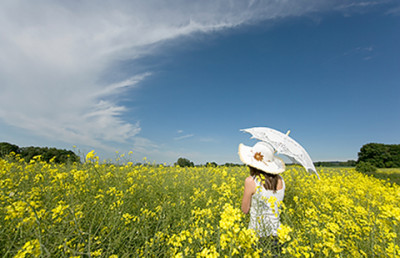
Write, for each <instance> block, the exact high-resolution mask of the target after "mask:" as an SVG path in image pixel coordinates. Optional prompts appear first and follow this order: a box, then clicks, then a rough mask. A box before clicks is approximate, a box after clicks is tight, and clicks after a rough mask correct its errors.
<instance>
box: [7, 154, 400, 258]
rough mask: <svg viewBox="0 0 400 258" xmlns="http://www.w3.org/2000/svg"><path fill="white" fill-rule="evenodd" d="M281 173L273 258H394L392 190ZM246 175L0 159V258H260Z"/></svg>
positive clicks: (341, 172)
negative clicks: (245, 195) (245, 207)
mask: <svg viewBox="0 0 400 258" xmlns="http://www.w3.org/2000/svg"><path fill="white" fill-rule="evenodd" d="M318 170H319V174H320V177H321V180H318V179H317V178H316V177H315V176H313V175H309V174H308V173H306V172H305V171H304V169H303V168H301V167H289V168H288V170H287V171H285V172H284V173H283V174H282V176H283V177H284V179H285V182H286V187H287V188H286V193H285V199H284V204H283V205H282V206H281V221H282V228H281V230H280V231H279V242H280V245H281V248H280V249H281V250H280V251H281V252H282V253H281V256H282V257H373V256H375V257H399V256H400V247H399V246H400V225H399V223H400V208H399V207H400V187H399V186H398V185H396V184H392V183H390V182H389V181H386V180H379V179H377V178H374V177H372V176H367V175H363V174H361V173H358V172H356V171H355V170H354V169H351V168H349V169H338V168H335V169H329V168H319V169H318ZM248 173H249V172H248V170H247V168H246V167H196V168H180V167H164V166H152V165H141V166H134V165H133V164H132V163H131V162H121V164H119V165H116V164H114V165H113V164H100V163H99V162H98V158H97V157H96V156H95V154H94V153H93V152H91V153H89V154H88V156H87V162H86V163H85V164H69V165H57V164H53V163H45V162H41V161H40V157H38V158H37V159H36V161H31V162H30V163H25V162H24V161H23V160H21V159H19V158H18V157H13V158H8V159H5V160H1V159H0V184H1V192H0V220H1V224H0V254H1V255H2V256H3V257H14V256H15V257H25V256H27V257H31V256H33V257H36V256H42V257H82V256H83V257H97V256H99V257H100V256H101V257H132V256H133V257H135V256H146V257H147V256H150V257H163V256H165V257H171V256H175V257H218V256H221V257H224V256H227V257H235V256H236V257H243V256H247V257H259V256H261V257H263V256H266V257H268V256H271V255H273V253H272V252H275V251H276V250H275V249H273V248H272V246H271V245H272V244H271V243H272V242H271V241H270V239H263V240H262V241H259V239H258V238H257V237H256V236H255V234H254V232H253V231H252V230H249V229H247V224H248V220H249V218H248V216H246V215H244V214H243V213H242V212H241V211H240V204H241V203H240V202H241V197H242V192H243V182H244V179H245V178H246V177H247V176H248Z"/></svg>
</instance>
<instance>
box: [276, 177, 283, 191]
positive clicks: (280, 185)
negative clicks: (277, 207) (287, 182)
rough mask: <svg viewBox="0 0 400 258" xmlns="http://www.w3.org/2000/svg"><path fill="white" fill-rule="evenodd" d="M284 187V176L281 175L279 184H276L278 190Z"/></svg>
mask: <svg viewBox="0 0 400 258" xmlns="http://www.w3.org/2000/svg"><path fill="white" fill-rule="evenodd" d="M282 188H283V178H282V176H280V175H279V177H278V185H277V186H276V189H277V190H281V189H282Z"/></svg>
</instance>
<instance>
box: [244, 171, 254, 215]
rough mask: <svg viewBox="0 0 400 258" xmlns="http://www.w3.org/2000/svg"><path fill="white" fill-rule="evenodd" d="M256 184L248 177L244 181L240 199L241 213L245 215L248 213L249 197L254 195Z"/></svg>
mask: <svg viewBox="0 0 400 258" xmlns="http://www.w3.org/2000/svg"><path fill="white" fill-rule="evenodd" d="M255 190H256V184H255V182H254V179H253V178H252V177H251V176H249V177H247V178H246V180H245V181H244V193H243V199H242V211H243V212H244V213H245V214H247V213H249V211H250V205H251V196H252V195H253V194H254V193H255Z"/></svg>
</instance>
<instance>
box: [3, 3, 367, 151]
mask: <svg viewBox="0 0 400 258" xmlns="http://www.w3.org/2000/svg"><path fill="white" fill-rule="evenodd" d="M339 2H341V1H330V0H324V1H321V0H291V1H275V0H268V1H257V0H252V1H243V0H233V1H232V0H222V1H214V0H204V1H201V2H198V1H184V0H175V1H168V0H167V1H157V0H149V1H124V0H120V1H113V2H112V3H111V2H109V1H95V2H94V1H79V2H74V1H50V0H40V1H35V2H29V1H18V0H16V1H2V2H1V3H0V49H1V52H0V87H1V94H0V126H1V123H6V124H8V125H12V126H16V127H18V128H23V129H26V130H27V131H29V132H30V133H31V134H32V135H40V136H43V137H46V138H49V139H57V140H61V141H64V142H66V143H71V144H77V143H79V144H85V145H89V146H93V147H97V148H105V149H106V148H108V147H109V146H110V144H111V145H112V144H113V143H120V142H127V141H133V139H134V137H135V136H136V135H137V134H138V133H139V132H140V130H141V128H140V124H139V122H138V121H135V120H134V119H133V120H129V121H127V120H124V119H123V118H122V115H123V114H124V113H125V112H127V111H128V108H127V107H125V106H122V105H121V104H120V103H119V102H118V98H115V96H119V95H120V94H121V93H122V92H123V91H125V90H134V89H135V88H136V87H137V86H138V85H140V82H141V81H142V80H145V79H146V78H147V77H148V76H151V72H145V73H139V72H135V71H132V73H131V74H130V75H129V76H127V78H119V79H114V80H113V81H112V83H110V81H109V80H110V78H112V77H111V76H107V75H108V74H109V73H112V71H113V69H114V68H115V66H116V64H117V63H119V62H120V61H123V60H135V59H138V58H139V57H142V56H144V55H147V54H150V53H153V51H155V50H157V51H160V49H159V48H160V46H161V45H160V43H162V42H164V41H166V40H173V39H177V38H179V37H181V36H184V35H189V34H193V33H196V32H203V33H207V32H213V31H215V30H221V29H226V28H232V27H236V26H239V25H242V24H248V23H254V22H257V21H260V20H268V19H276V18H285V17H289V16H300V15H304V14H307V13H310V12H318V11H324V10H327V9H331V8H333V7H334V6H335V5H338V3H339ZM364 2H365V1H352V2H350V3H349V4H348V5H349V6H350V5H352V3H353V6H356V5H357V3H358V5H359V6H362V5H365V4H363V3H364ZM372 3H375V2H371V4H372ZM112 96H114V98H111V97H112ZM191 136H192V135H185V137H186V138H188V137H191ZM180 137H183V136H180ZM182 139H184V138H182Z"/></svg>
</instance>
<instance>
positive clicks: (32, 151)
mask: <svg viewBox="0 0 400 258" xmlns="http://www.w3.org/2000/svg"><path fill="white" fill-rule="evenodd" d="M11 152H14V153H15V154H19V155H20V156H21V157H22V158H23V159H25V161H27V162H29V161H30V160H31V159H32V158H33V157H35V156H40V160H42V161H46V162H49V161H50V160H52V161H53V162H55V163H70V162H71V163H72V162H80V157H79V156H78V155H76V154H75V153H74V152H73V151H71V150H64V149H56V148H48V147H33V146H30V147H19V146H17V145H15V144H11V143H8V142H0V158H3V157H5V156H7V155H9V154H10V153H11Z"/></svg>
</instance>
